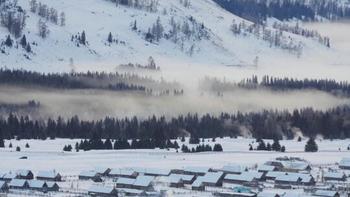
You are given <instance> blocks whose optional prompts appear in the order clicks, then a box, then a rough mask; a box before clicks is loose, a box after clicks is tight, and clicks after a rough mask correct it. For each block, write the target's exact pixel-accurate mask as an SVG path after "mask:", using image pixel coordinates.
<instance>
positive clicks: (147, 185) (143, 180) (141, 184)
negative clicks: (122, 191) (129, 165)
mask: <svg viewBox="0 0 350 197" xmlns="http://www.w3.org/2000/svg"><path fill="white" fill-rule="evenodd" d="M153 180H154V177H153V176H138V177H137V178H136V181H135V182H134V184H133V185H132V189H140V190H145V191H153V183H152V182H153Z"/></svg>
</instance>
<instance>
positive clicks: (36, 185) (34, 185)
mask: <svg viewBox="0 0 350 197" xmlns="http://www.w3.org/2000/svg"><path fill="white" fill-rule="evenodd" d="M28 185H29V189H31V190H36V191H41V192H47V191H48V188H47V184H46V183H45V181H42V180H30V181H28Z"/></svg>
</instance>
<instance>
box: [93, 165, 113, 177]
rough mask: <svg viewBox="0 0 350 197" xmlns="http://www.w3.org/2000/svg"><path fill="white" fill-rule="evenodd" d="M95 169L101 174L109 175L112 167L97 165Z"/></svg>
mask: <svg viewBox="0 0 350 197" xmlns="http://www.w3.org/2000/svg"><path fill="white" fill-rule="evenodd" d="M94 171H95V172H97V173H98V174H99V175H100V176H108V174H109V172H110V171H111V169H110V168H103V167H96V168H95V170H94Z"/></svg>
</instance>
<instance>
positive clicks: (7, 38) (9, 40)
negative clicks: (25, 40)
mask: <svg viewBox="0 0 350 197" xmlns="http://www.w3.org/2000/svg"><path fill="white" fill-rule="evenodd" d="M5 45H6V46H8V47H12V45H13V40H12V39H11V36H10V35H8V36H7V37H6V40H5Z"/></svg>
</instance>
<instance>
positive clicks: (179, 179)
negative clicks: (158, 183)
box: [168, 174, 196, 187]
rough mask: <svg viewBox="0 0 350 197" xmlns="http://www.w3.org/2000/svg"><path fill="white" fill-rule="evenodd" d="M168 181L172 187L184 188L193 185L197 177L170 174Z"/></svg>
mask: <svg viewBox="0 0 350 197" xmlns="http://www.w3.org/2000/svg"><path fill="white" fill-rule="evenodd" d="M168 179H169V184H170V187H183V186H184V185H185V184H188V185H190V184H192V183H193V182H194V181H195V180H196V177H195V176H194V175H185V174H170V176H169V177H168Z"/></svg>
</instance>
